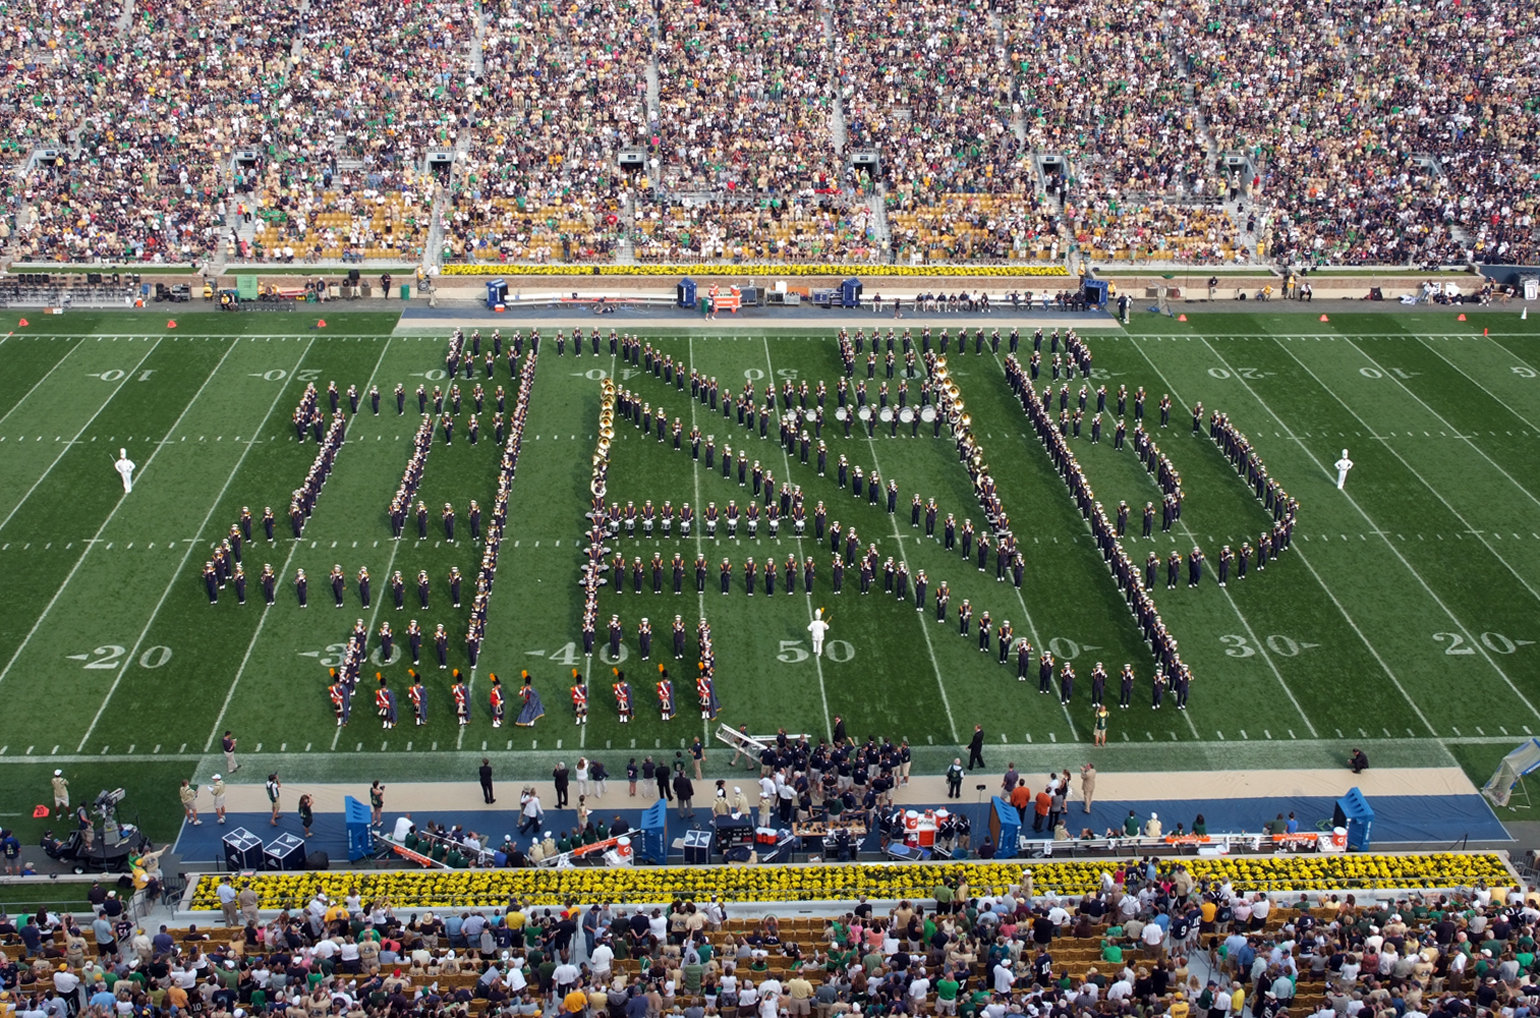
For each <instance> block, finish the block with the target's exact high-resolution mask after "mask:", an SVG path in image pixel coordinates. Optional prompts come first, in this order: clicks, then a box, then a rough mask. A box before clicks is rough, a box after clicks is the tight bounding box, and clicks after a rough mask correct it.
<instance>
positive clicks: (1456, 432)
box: [1289, 343, 1540, 598]
mask: <svg viewBox="0 0 1540 1018" xmlns="http://www.w3.org/2000/svg"><path fill="white" fill-rule="evenodd" d="M1349 345H1350V346H1351V347H1352V348H1353V349H1354V350H1357V351H1358V352H1359V353H1360V354H1362V355H1363V357H1364V360H1366V361H1368V362H1369V363H1370V364H1373V365H1374V366H1375V367H1376V368H1377V369H1379V371H1381V372H1382V373H1383V374H1384V376H1385V377H1386V378H1387V379H1389V380H1390V381H1392V382H1395V383H1396V384H1397V385H1399V386H1400V387H1401V391H1403V392H1405V393H1406V394H1407V395H1408V396H1410V397H1412V399H1414V400H1416V401H1417V403H1418V405H1419V406H1421V407H1422V408H1423V409H1424V410H1426V411H1427V412H1428V413H1430V414H1432V415H1433V416H1434V417H1435V418H1437V419H1438V421H1439V423H1440V424H1442V425H1443V426H1444V427H1446V428H1448V429H1449V431H1450V433H1451V434H1453V435H1455V436H1457V437H1458V438H1459V439H1460V440H1461V441H1463V442H1464V443H1465V444H1466V445H1468V446H1470V447H1471V451H1472V452H1474V453H1475V454H1476V455H1477V456H1480V457H1481V458H1482V459H1484V460H1486V461H1487V463H1488V464H1489V465H1490V466H1491V467H1492V469H1493V470H1496V471H1497V472H1498V473H1499V474H1502V475H1503V478H1504V479H1505V480H1507V481H1508V483H1510V484H1512V485H1513V486H1514V487H1515V488H1517V489H1519V491H1520V492H1521V493H1522V494H1523V495H1524V497H1525V498H1527V499H1529V500H1530V501H1531V502H1533V503H1534V504H1535V505H1537V506H1540V498H1536V497H1535V495H1534V493H1533V492H1531V491H1530V490H1529V489H1528V488H1526V487H1524V485H1522V484H1520V483H1519V481H1518V478H1516V477H1514V476H1513V475H1512V474H1510V473H1508V471H1506V470H1504V469H1503V467H1502V465H1501V464H1499V463H1498V462H1497V461H1496V460H1494V459H1493V458H1492V457H1491V456H1489V455H1487V452H1486V450H1485V449H1483V448H1481V446H1479V445H1477V444H1476V443H1475V442H1473V441H1471V440H1470V438H1469V437H1468V436H1467V435H1466V434H1465V432H1464V431H1463V430H1462V429H1460V428H1457V427H1455V426H1454V425H1453V424H1451V423H1449V421H1448V419H1447V418H1445V417H1444V415H1443V414H1441V413H1439V412H1438V411H1437V410H1435V409H1433V408H1432V407H1431V406H1429V405H1428V403H1427V402H1426V401H1425V400H1424V399H1423V398H1422V397H1421V396H1419V395H1417V394H1416V393H1415V392H1413V391H1412V389H1411V387H1410V386H1409V385H1407V384H1406V382H1404V381H1402V380H1401V379H1400V378H1399V377H1398V376H1397V375H1396V373H1395V372H1394V371H1389V370H1386V368H1385V366H1384V365H1382V364H1381V363H1380V362H1379V361H1377V360H1375V359H1374V358H1373V357H1371V356H1370V355H1369V351H1367V350H1365V349H1364V348H1363V347H1362V346H1361V345H1359V344H1358V343H1350V344H1349ZM1424 345H1426V344H1424ZM1289 356H1290V357H1294V354H1293V353H1290V354H1289ZM1294 359H1295V360H1296V361H1298V360H1299V358H1298V357H1294ZM1442 359H1443V360H1444V361H1445V363H1449V359H1448V358H1447V357H1446V358H1442ZM1300 366H1301V367H1304V365H1303V363H1301V365H1300ZM1449 366H1450V367H1453V368H1454V369H1455V370H1456V371H1460V369H1459V368H1458V367H1455V365H1454V364H1452V363H1450V364H1449ZM1305 370H1306V371H1310V369H1309V368H1305ZM1460 374H1462V375H1465V372H1463V371H1460ZM1310 377H1311V378H1316V376H1315V373H1314V372H1311V373H1310ZM1465 377H1466V378H1470V376H1469V375H1465ZM1470 380H1471V381H1472V382H1473V383H1475V385H1476V387H1477V388H1478V389H1480V390H1481V391H1482V392H1485V393H1486V394H1487V395H1488V396H1492V394H1491V392H1488V391H1487V388H1486V386H1484V385H1482V384H1481V383H1480V382H1477V381H1476V380H1475V379H1474V378H1470ZM1316 381H1317V382H1321V380H1320V379H1319V378H1316ZM1321 388H1323V389H1325V388H1326V384H1325V383H1324V382H1321ZM1327 391H1328V392H1330V391H1331V390H1330V389H1327ZM1332 397H1333V398H1334V399H1337V402H1338V403H1342V405H1343V406H1344V407H1346V408H1347V411H1348V412H1349V413H1351V414H1352V415H1353V418H1354V419H1355V420H1357V421H1358V422H1359V423H1360V424H1363V425H1364V427H1365V428H1368V427H1369V425H1368V424H1367V423H1366V422H1365V421H1364V419H1363V418H1362V417H1359V416H1358V414H1357V412H1356V411H1354V410H1353V408H1352V407H1350V406H1348V405H1347V404H1346V403H1343V402H1342V400H1341V399H1340V398H1337V395H1336V393H1332ZM1492 398H1493V399H1494V400H1497V402H1498V403H1502V405H1503V406H1504V407H1505V408H1507V409H1508V411H1509V412H1510V413H1513V408H1512V407H1509V406H1508V404H1506V403H1503V402H1502V400H1500V399H1497V397H1496V396H1492ZM1514 416H1515V417H1517V416H1518V414H1517V413H1514ZM1371 430H1372V429H1371ZM1396 458H1397V459H1400V458H1401V457H1400V454H1399V453H1397V454H1396ZM1401 462H1403V463H1405V462H1406V461H1405V460H1402V461H1401ZM1412 472H1413V473H1414V474H1415V473H1417V472H1416V471H1415V470H1413V471H1412ZM1417 479H1418V480H1419V481H1422V476H1421V475H1420V474H1419V475H1418V477H1417ZM1422 483H1423V484H1425V485H1427V486H1428V490H1429V491H1431V492H1433V494H1435V495H1437V496H1438V500H1439V501H1440V502H1443V503H1444V504H1445V505H1446V506H1448V505H1449V503H1448V502H1447V501H1445V500H1444V496H1443V495H1442V494H1440V493H1439V491H1438V490H1437V489H1436V488H1434V487H1433V486H1432V485H1431V484H1428V482H1427V481H1422ZM1449 508H1450V511H1451V512H1452V511H1454V507H1453V506H1449ZM1478 536H1479V535H1478ZM1483 543H1484V542H1483ZM1514 575H1518V574H1517V573H1515V574H1514ZM1524 586H1525V587H1528V588H1529V592H1530V593H1531V594H1535V597H1537V598H1540V594H1536V593H1535V589H1534V588H1533V587H1530V586H1529V584H1528V583H1525V584H1524Z"/></svg>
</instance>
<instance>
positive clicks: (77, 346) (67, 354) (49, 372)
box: [0, 335, 149, 424]
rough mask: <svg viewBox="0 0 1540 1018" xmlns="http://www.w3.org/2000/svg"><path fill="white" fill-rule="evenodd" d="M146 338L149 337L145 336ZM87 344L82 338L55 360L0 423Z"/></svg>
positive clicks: (7, 337) (9, 417)
mask: <svg viewBox="0 0 1540 1018" xmlns="http://www.w3.org/2000/svg"><path fill="white" fill-rule="evenodd" d="M10 338H11V337H10V336H9V335H7V336H5V337H4V338H3V339H0V343H4V342H5V340H7V339H10ZM145 338H149V337H145ZM85 345H86V343H85V340H83V339H82V340H80V341H79V342H77V343H76V344H75V345H74V346H72V347H70V348H69V349H68V350H67V351H65V354H64V356H63V357H60V358H59V359H58V360H56V361H54V363H53V367H51V368H49V369H48V370H47V371H45V372H43V377H42V378H39V379H38V380H37V381H36V382H34V383H33V385H32V388H30V389H28V390H27V392H26V395H24V396H22V397H21V399H18V400H17V401H16V404H15V405H14V406H12V407H11V408H10V409H9V410H7V411H6V412H5V415H4V416H0V424H4V423H5V422H6V421H8V420H10V419H11V415H12V414H14V413H15V412H16V411H17V410H19V409H21V405H22V404H23V403H25V402H26V401H27V400H28V399H29V398H30V397H31V396H32V394H33V393H34V392H37V390H38V386H40V385H42V384H43V383H44V382H46V381H48V378H49V376H50V375H52V374H53V373H54V372H55V371H58V370H59V366H60V365H61V364H63V363H64V362H65V361H67V360H69V359H70V354H72V353H74V352H75V351H76V350H79V349H80V348H81V347H83V346H85ZM128 378H129V376H128V375H124V376H123V381H125V382H126V381H128ZM108 398H109V399H110V398H111V397H108Z"/></svg>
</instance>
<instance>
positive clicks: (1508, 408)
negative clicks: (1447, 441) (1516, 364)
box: [1412, 336, 1540, 437]
mask: <svg viewBox="0 0 1540 1018" xmlns="http://www.w3.org/2000/svg"><path fill="white" fill-rule="evenodd" d="M1412 338H1413V339H1415V340H1417V342H1418V343H1421V344H1422V346H1423V347H1424V348H1425V349H1426V350H1427V351H1428V352H1429V353H1431V354H1433V356H1435V357H1437V358H1438V359H1439V360H1441V361H1443V362H1444V363H1445V364H1447V365H1449V366H1450V367H1451V368H1454V369H1455V370H1456V371H1458V372H1459V373H1460V374H1461V375H1463V376H1464V377H1465V379H1466V380H1467V381H1469V382H1470V383H1471V384H1472V385H1474V386H1475V387H1476V388H1478V389H1480V390H1481V391H1482V392H1484V393H1486V394H1487V397H1488V398H1489V399H1491V400H1492V402H1494V403H1496V404H1497V405H1498V406H1500V407H1502V408H1503V409H1504V410H1506V411H1508V412H1509V413H1510V414H1512V415H1513V416H1514V417H1517V418H1518V419H1519V420H1521V421H1523V422H1524V423H1525V424H1526V425H1528V426H1529V427H1531V428H1540V424H1536V423H1535V422H1533V421H1531V420H1530V419H1529V418H1527V417H1525V416H1524V415H1523V414H1521V413H1519V412H1518V411H1517V410H1515V409H1514V408H1513V407H1512V406H1511V405H1510V404H1509V403H1508V402H1507V401H1506V400H1504V399H1501V398H1500V397H1499V396H1498V395H1497V394H1496V393H1494V392H1493V391H1492V390H1491V389H1488V388H1487V387H1486V386H1484V385H1482V384H1481V383H1480V382H1478V381H1476V379H1475V378H1474V377H1472V376H1471V374H1470V373H1469V372H1468V371H1466V370H1465V369H1464V368H1462V367H1460V366H1459V365H1458V364H1456V363H1455V362H1454V361H1452V360H1450V359H1449V358H1448V357H1445V356H1444V355H1443V354H1441V353H1439V352H1438V351H1437V350H1435V349H1433V347H1431V346H1429V345H1428V343H1427V341H1426V339H1425V337H1423V336H1413V337H1412ZM1494 345H1495V346H1497V347H1498V348H1499V349H1501V350H1502V351H1503V352H1504V353H1508V348H1507V347H1505V346H1503V345H1502V344H1501V343H1497V344H1494ZM1509 356H1510V357H1511V356H1512V354H1509ZM1514 359H1515V360H1518V358H1514ZM1460 437H1464V436H1463V435H1461V436H1460Z"/></svg>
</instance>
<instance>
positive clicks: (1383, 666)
mask: <svg viewBox="0 0 1540 1018" xmlns="http://www.w3.org/2000/svg"><path fill="white" fill-rule="evenodd" d="M1134 348H1135V349H1137V350H1138V351H1139V355H1140V356H1141V357H1143V358H1144V359H1145V361H1146V362H1147V363H1148V364H1149V365H1150V367H1152V368H1154V369H1155V374H1156V376H1157V377H1159V378H1160V380H1161V383H1162V384H1163V385H1164V386H1165V387H1166V390H1167V391H1169V392H1170V393H1171V395H1172V397H1173V398H1175V399H1176V400H1178V401H1179V402H1182V403H1184V404H1185V405H1187V406H1191V405H1192V404H1190V403H1187V402H1186V401H1185V400H1183V399H1182V396H1181V393H1179V392H1178V391H1177V389H1176V386H1174V385H1172V384H1171V381H1170V379H1168V378H1167V377H1166V375H1165V373H1164V372H1163V371H1161V370H1160V367H1159V366H1158V365H1157V364H1156V363H1155V362H1154V361H1153V360H1151V359H1150V356H1149V355H1148V354H1147V353H1145V352H1144V348H1143V346H1141V345H1140V344H1139V343H1137V342H1136V343H1135V344H1134ZM1209 349H1210V350H1212V349H1213V348H1212V347H1210V348H1209ZM1216 356H1217V354H1216ZM1234 377H1236V378H1239V377H1240V376H1239V375H1234ZM1248 388H1250V387H1249V386H1248ZM1252 395H1253V396H1255V395H1256V393H1255V392H1253V393H1252ZM1258 402H1261V400H1260V398H1258ZM1262 406H1263V409H1265V410H1266V411H1267V412H1268V413H1269V414H1272V416H1273V418H1274V419H1275V420H1279V422H1280V423H1282V421H1281V419H1280V418H1278V415H1277V414H1275V413H1273V411H1272V408H1271V407H1268V406H1267V404H1265V403H1263V404H1262ZM1296 441H1297V439H1296ZM1184 529H1185V528H1184ZM1188 536H1191V533H1190V532H1189V535H1188ZM1289 550H1290V551H1291V552H1293V553H1294V554H1295V555H1297V556H1298V557H1299V561H1300V562H1301V563H1302V564H1303V565H1304V567H1305V568H1306V569H1308V570H1309V571H1310V575H1311V576H1313V577H1315V581H1316V583H1318V584H1320V587H1321V589H1322V590H1323V591H1325V592H1326V596H1327V597H1328V598H1330V599H1331V603H1332V604H1333V605H1335V606H1336V608H1337V611H1338V612H1339V613H1340V614H1341V615H1342V618H1343V619H1344V620H1345V621H1346V622H1347V624H1348V626H1349V627H1350V628H1351V629H1352V630H1353V632H1354V633H1356V634H1357V635H1358V639H1359V640H1360V641H1362V643H1363V645H1364V648H1365V649H1367V650H1368V651H1369V654H1370V656H1371V657H1373V658H1374V660H1375V661H1377V662H1378V663H1379V666H1380V670H1381V671H1383V672H1384V673H1385V677H1386V678H1388V679H1389V680H1390V682H1391V684H1392V685H1394V686H1395V687H1396V689H1397V690H1398V691H1400V693H1401V698H1402V699H1404V700H1405V701H1406V702H1407V704H1408V705H1409V706H1410V707H1411V708H1412V712H1413V713H1415V714H1416V715H1417V718H1418V720H1420V721H1421V722H1422V723H1423V725H1425V726H1426V727H1427V729H1428V731H1429V732H1430V733H1433V734H1434V735H1437V732H1436V731H1435V729H1434V728H1433V723H1432V722H1431V721H1429V720H1428V718H1427V715H1425V714H1424V713H1423V712H1422V708H1420V707H1418V706H1417V701H1416V700H1414V699H1412V696H1411V694H1410V693H1408V692H1407V691H1406V687H1405V686H1403V685H1402V684H1401V680H1400V679H1398V678H1397V677H1396V673H1395V672H1394V671H1392V670H1391V667H1390V665H1389V664H1388V663H1387V662H1386V661H1385V659H1384V658H1383V657H1381V656H1380V652H1379V651H1378V650H1376V649H1375V646H1374V644H1373V643H1371V642H1370V641H1369V637H1368V635H1367V634H1366V633H1364V631H1363V630H1362V629H1360V628H1359V626H1358V623H1357V622H1355V621H1354V620H1353V616H1351V615H1349V614H1348V610H1347V608H1346V607H1345V606H1344V605H1343V604H1342V602H1341V601H1339V600H1338V599H1337V595H1336V594H1335V593H1334V592H1333V591H1332V589H1331V587H1329V586H1328V585H1327V583H1326V580H1325V579H1324V578H1323V577H1322V576H1321V574H1320V573H1318V572H1316V570H1315V566H1313V565H1311V564H1310V560H1309V558H1308V557H1307V556H1306V555H1305V550H1304V548H1302V547H1300V546H1299V545H1290V548H1289ZM1225 594H1226V596H1227V597H1228V598H1229V601H1230V605H1231V607H1233V608H1234V609H1235V614H1236V617H1237V618H1239V619H1240V622H1241V625H1242V626H1244V627H1245V628H1246V635H1247V636H1248V637H1249V638H1250V640H1251V643H1252V646H1254V647H1256V648H1257V653H1258V654H1260V655H1262V659H1263V660H1264V661H1266V662H1267V666H1268V667H1269V668H1271V669H1272V672H1273V675H1274V676H1276V677H1277V679H1278V682H1279V683H1280V684H1281V685H1282V686H1283V688H1284V690H1285V691H1288V692H1289V699H1290V700H1294V694H1293V692H1292V691H1289V686H1288V683H1286V682H1284V681H1283V676H1282V675H1281V674H1280V673H1279V671H1278V667H1277V665H1276V664H1274V663H1273V659H1272V654H1271V653H1270V652H1269V651H1268V648H1267V645H1266V644H1265V643H1263V642H1262V641H1261V640H1258V639H1257V635H1256V633H1255V632H1254V631H1253V630H1252V628H1251V624H1250V623H1249V622H1248V621H1247V620H1246V616H1245V615H1244V614H1243V613H1242V612H1241V609H1240V605H1238V604H1236V603H1235V598H1234V595H1232V594H1230V591H1229V589H1228V588H1226V590H1225ZM1294 706H1295V707H1296V708H1298V707H1299V701H1297V700H1295V701H1294ZM1300 714H1301V715H1302V716H1304V717H1305V726H1306V727H1307V728H1309V729H1310V733H1311V735H1316V734H1317V733H1316V730H1315V726H1314V725H1312V724H1311V723H1310V718H1309V717H1308V716H1307V715H1304V711H1303V710H1301V711H1300Z"/></svg>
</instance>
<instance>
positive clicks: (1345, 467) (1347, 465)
mask: <svg viewBox="0 0 1540 1018" xmlns="http://www.w3.org/2000/svg"><path fill="white" fill-rule="evenodd" d="M1332 466H1334V467H1336V468H1337V490H1338V491H1341V490H1342V488H1343V486H1344V485H1345V484H1347V475H1348V471H1349V470H1352V469H1353V461H1352V460H1350V459H1348V451H1347V450H1346V449H1343V450H1342V458H1341V459H1340V460H1338V461H1337V462H1335V463H1333V464H1332Z"/></svg>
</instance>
